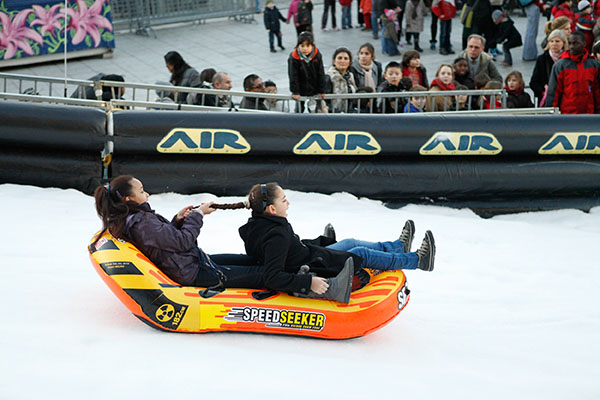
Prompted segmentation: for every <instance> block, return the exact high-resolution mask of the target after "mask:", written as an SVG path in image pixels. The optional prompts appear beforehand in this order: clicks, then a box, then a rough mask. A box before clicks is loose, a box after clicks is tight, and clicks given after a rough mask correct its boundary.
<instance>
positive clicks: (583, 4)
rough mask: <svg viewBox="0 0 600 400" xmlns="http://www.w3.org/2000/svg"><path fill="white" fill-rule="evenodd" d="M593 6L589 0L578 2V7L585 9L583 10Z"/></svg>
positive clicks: (580, 9)
mask: <svg viewBox="0 0 600 400" xmlns="http://www.w3.org/2000/svg"><path fill="white" fill-rule="evenodd" d="M591 6H592V5H591V4H590V2H589V1H587V0H581V1H580V2H579V4H577V9H578V10H579V11H583V10H585V9H586V8H588V7H591Z"/></svg>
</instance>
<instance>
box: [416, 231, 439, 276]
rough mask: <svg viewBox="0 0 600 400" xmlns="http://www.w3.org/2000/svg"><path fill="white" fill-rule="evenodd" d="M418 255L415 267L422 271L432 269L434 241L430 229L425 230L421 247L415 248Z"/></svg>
mask: <svg viewBox="0 0 600 400" xmlns="http://www.w3.org/2000/svg"><path fill="white" fill-rule="evenodd" d="M417 255H418V256H419V264H418V266H417V268H419V269H422V270H423V271H433V263H434V260H435V241H434V240H433V233H431V231H427V232H425V238H424V239H423V243H421V247H419V249H418V250H417Z"/></svg>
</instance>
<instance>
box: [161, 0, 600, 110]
mask: <svg viewBox="0 0 600 400" xmlns="http://www.w3.org/2000/svg"><path fill="white" fill-rule="evenodd" d="M459 1H460V0H459ZM339 3H340V6H341V10H342V20H341V21H342V24H341V28H342V29H352V28H362V29H363V30H365V31H367V32H369V33H370V34H372V35H373V40H379V39H381V47H382V50H383V52H384V53H387V54H388V55H400V50H399V45H401V46H400V47H402V48H403V50H404V51H403V53H402V54H401V61H400V60H399V61H391V62H389V63H387V65H385V66H383V65H382V64H381V63H380V62H378V61H377V60H376V55H375V46H376V44H373V43H369V42H367V43H364V44H363V45H361V46H360V47H359V48H358V49H356V50H357V51H356V56H355V55H354V54H353V51H352V50H351V49H348V48H346V47H339V48H337V49H336V50H335V51H334V53H333V55H332V56H331V58H330V59H327V58H324V55H323V54H322V53H321V52H320V51H319V48H318V46H317V43H316V42H315V39H314V35H313V33H312V31H313V21H314V20H313V15H312V11H313V6H312V2H311V1H310V0H292V1H291V3H290V5H289V8H288V13H287V18H285V17H284V16H283V15H282V14H281V12H280V11H279V10H278V9H277V7H276V6H275V5H274V3H273V1H267V2H266V4H265V8H264V10H263V15H264V26H265V29H266V31H267V32H268V43H269V50H270V51H272V52H276V51H277V50H276V49H275V42H276V41H277V44H278V47H279V49H280V50H281V51H284V50H285V48H284V47H283V45H282V41H281V38H282V33H281V27H280V21H281V22H286V23H293V24H294V26H295V27H296V31H297V40H296V46H295V47H294V48H293V49H291V51H290V53H289V57H288V65H287V67H288V76H289V88H290V92H291V94H292V98H293V99H294V100H296V104H295V111H296V112H322V113H325V112H329V113H339V112H354V113H360V112H369V113H373V112H380V113H401V112H422V111H446V110H465V109H481V108H484V109H485V108H500V107H503V106H506V107H507V108H529V107H534V104H537V105H538V106H540V107H541V106H546V107H558V108H560V110H561V112H562V113H600V83H599V82H600V63H599V62H598V57H600V21H599V20H598V17H597V16H598V14H600V0H595V1H594V2H593V3H590V2H589V1H588V0H580V1H579V2H576V0H566V1H565V0H556V3H549V2H544V1H543V0H532V1H530V2H529V3H528V0H520V4H522V7H523V9H524V12H525V14H526V16H527V28H526V31H525V32H519V30H518V29H517V28H516V27H515V24H514V22H513V20H512V19H511V18H510V16H509V11H510V10H509V4H514V3H510V2H507V1H506V0H463V2H462V3H459V4H456V3H455V0H355V1H352V0H339ZM353 3H354V4H355V5H356V7H357V8H358V10H357V11H358V15H359V21H358V24H359V25H353V23H352V19H351V15H352V13H351V9H350V7H352V6H353ZM523 3H526V4H523ZM335 6H336V1H329V0H325V2H324V7H323V15H322V17H321V18H320V25H321V30H322V31H324V32H327V31H330V30H339V28H338V26H337V20H336V12H335ZM457 10H460V12H457ZM426 14H431V16H432V18H431V26H430V28H431V33H432V35H431V37H432V39H431V40H430V43H429V47H430V49H435V48H436V45H437V43H438V40H437V32H438V30H437V27H438V22H439V27H440V30H439V33H440V34H439V52H440V54H441V55H444V56H448V57H449V58H448V60H447V61H445V62H444V63H442V64H441V65H438V66H435V69H432V70H435V71H436V72H435V76H428V71H427V69H426V68H425V66H424V65H422V64H421V59H420V58H421V57H420V54H421V52H422V51H423V49H422V47H421V44H423V43H422V41H421V40H420V39H421V37H420V33H421V32H423V30H424V16H425V15H426ZM541 15H545V16H547V17H548V22H547V23H546V24H545V25H544V33H545V38H544V40H543V41H542V43H536V37H537V27H538V26H539V18H540V16H541ZM329 21H331V28H329V27H328V22H329ZM403 21H404V23H403ZM453 21H456V22H458V23H460V24H462V25H463V49H462V50H461V51H459V50H455V49H453V48H452V45H451V43H450V40H449V37H450V32H451V29H452V23H453ZM380 32H381V35H380V34H379V33H380ZM403 40H405V42H403ZM407 45H410V46H412V47H413V49H406V47H407ZM520 46H523V52H522V58H523V60H525V61H535V63H532V64H531V65H532V69H533V73H532V75H531V80H530V82H529V83H528V86H529V88H530V90H531V93H533V98H531V96H530V95H529V93H528V91H527V90H526V86H527V84H526V82H524V80H523V74H522V73H521V72H520V71H516V70H513V71H510V72H509V73H508V74H507V75H506V77H505V78H503V77H502V75H501V73H500V72H499V70H498V67H497V63H498V62H499V60H497V58H498V57H499V56H501V55H502V54H503V55H504V59H503V61H502V66H503V67H510V66H512V62H513V54H512V53H511V49H513V48H515V47H520ZM500 47H501V49H500ZM165 64H166V67H167V68H168V70H169V72H170V73H171V78H170V84H172V85H174V86H187V87H195V88H212V89H218V90H230V89H231V87H232V84H231V78H230V77H229V75H228V74H227V73H225V72H218V71H216V70H214V69H212V68H208V69H205V70H203V71H201V72H200V73H199V72H198V71H197V70H196V69H194V68H193V67H191V66H190V65H188V64H187V63H186V62H185V61H184V60H183V58H182V57H181V55H180V54H179V53H177V52H176V51H170V52H169V53H167V54H166V55H165ZM243 87H244V91H246V92H249V93H277V86H276V84H275V83H274V82H271V81H267V82H264V81H263V79H262V78H261V77H260V76H258V75H257V74H249V75H247V76H246V77H245V79H244V81H243ZM502 88H504V89H505V90H506V92H507V93H508V97H507V99H506V102H505V103H502V102H500V101H499V100H498V99H497V98H494V96H477V95H473V94H470V95H460V96H457V95H448V96H446V95H436V96H423V95H420V96H419V95H418V94H415V96H414V97H404V96H403V97H395V96H391V97H379V96H378V97H377V99H369V98H367V97H364V96H361V97H355V98H351V99H348V98H326V96H325V95H326V94H340V95H351V94H354V93H374V92H379V93H396V92H398V93H399V92H408V91H411V92H423V91H431V92H440V91H449V90H477V89H502ZM157 94H158V95H159V96H158V99H157V100H158V101H173V102H175V103H188V104H196V105H206V106H217V107H226V108H228V109H232V108H234V107H235V105H234V104H233V103H232V100H231V96H228V95H226V94H219V95H212V94H203V93H185V92H181V91H178V92H177V93H175V92H172V93H164V92H161V93H157ZM307 97H309V98H312V100H311V101H312V106H311V105H310V104H305V101H304V100H305V99H306V98H307ZM280 103H281V101H278V100H276V99H273V98H261V97H256V96H245V97H244V98H243V99H242V101H241V103H240V104H239V107H240V108H247V109H256V110H263V111H269V110H271V111H272V110H276V111H280V110H283V106H282V104H280Z"/></svg>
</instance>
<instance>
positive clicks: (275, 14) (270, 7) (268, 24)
mask: <svg viewBox="0 0 600 400" xmlns="http://www.w3.org/2000/svg"><path fill="white" fill-rule="evenodd" d="M279 20H281V21H283V22H285V18H283V15H281V13H280V12H279V10H278V9H277V7H275V4H274V3H273V2H272V1H267V6H266V7H265V14H264V21H265V29H266V30H267V32H269V47H270V48H271V53H275V52H276V51H275V37H277V45H278V46H279V48H280V49H281V50H285V47H283V44H281V37H282V36H283V35H282V34H281V26H280V25H279Z"/></svg>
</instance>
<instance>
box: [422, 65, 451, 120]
mask: <svg viewBox="0 0 600 400" xmlns="http://www.w3.org/2000/svg"><path fill="white" fill-rule="evenodd" d="M453 80H454V68H452V65H450V64H442V65H440V66H439V68H438V70H437V72H436V74H435V79H434V80H433V81H432V82H431V87H430V88H429V91H430V92H438V91H445V90H454V89H455V87H454V83H452V81H453ZM452 103H453V99H452V97H451V96H435V97H429V98H427V111H449V110H451V106H452Z"/></svg>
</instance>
